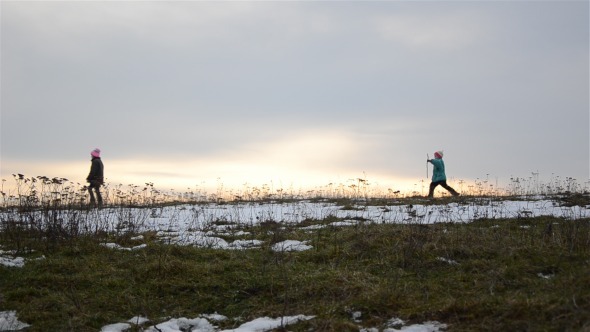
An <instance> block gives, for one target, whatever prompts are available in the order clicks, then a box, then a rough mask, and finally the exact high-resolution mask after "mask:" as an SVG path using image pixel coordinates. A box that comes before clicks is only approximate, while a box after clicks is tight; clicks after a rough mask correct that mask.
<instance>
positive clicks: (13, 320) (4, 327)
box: [0, 311, 30, 331]
mask: <svg viewBox="0 0 590 332" xmlns="http://www.w3.org/2000/svg"><path fill="white" fill-rule="evenodd" d="M29 326H30V325H29V324H26V323H23V322H21V321H19V320H18V318H17V317H16V311H0V331H19V330H22V329H25V328H27V327H29Z"/></svg>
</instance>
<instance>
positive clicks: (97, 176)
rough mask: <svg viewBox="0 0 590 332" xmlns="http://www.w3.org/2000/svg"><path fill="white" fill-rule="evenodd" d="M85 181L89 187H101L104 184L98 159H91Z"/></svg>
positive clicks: (102, 169)
mask: <svg viewBox="0 0 590 332" xmlns="http://www.w3.org/2000/svg"><path fill="white" fill-rule="evenodd" d="M86 181H88V182H90V184H91V185H101V184H103V183H104V166H103V164H102V160H100V158H96V157H93V158H92V164H91V165H90V174H88V177H87V178H86Z"/></svg>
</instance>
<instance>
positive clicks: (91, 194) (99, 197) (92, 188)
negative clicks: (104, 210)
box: [88, 184, 102, 206]
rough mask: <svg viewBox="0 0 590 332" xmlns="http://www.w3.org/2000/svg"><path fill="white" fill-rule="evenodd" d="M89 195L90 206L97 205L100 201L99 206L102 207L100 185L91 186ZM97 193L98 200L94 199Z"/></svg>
mask: <svg viewBox="0 0 590 332" xmlns="http://www.w3.org/2000/svg"><path fill="white" fill-rule="evenodd" d="M93 191H94V192H93ZM88 193H89V194H90V204H92V205H96V202H97V200H98V206H102V195H101V194H100V184H90V185H89V186H88ZM95 193H96V198H95V197H94V194H95Z"/></svg>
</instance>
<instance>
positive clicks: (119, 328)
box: [100, 323, 131, 332]
mask: <svg viewBox="0 0 590 332" xmlns="http://www.w3.org/2000/svg"><path fill="white" fill-rule="evenodd" d="M130 328H131V324H127V323H117V324H110V325H106V326H103V327H102V328H101V329H100V332H125V331H127V330H128V329H130Z"/></svg>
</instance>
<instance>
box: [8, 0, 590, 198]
mask: <svg viewBox="0 0 590 332" xmlns="http://www.w3.org/2000/svg"><path fill="white" fill-rule="evenodd" d="M0 6H1V7H0V10H1V19H2V21H1V28H2V30H1V98H2V99H1V130H2V133H1V157H2V159H1V176H2V178H4V179H7V178H10V177H11V176H10V174H12V173H15V172H19V173H24V174H26V175H31V176H35V175H46V176H50V177H53V176H60V177H66V178H69V179H71V180H74V181H81V182H83V181H84V179H85V177H86V175H87V174H88V170H89V167H90V162H89V158H90V155H89V153H90V151H91V150H92V149H93V148H95V147H99V148H101V149H102V151H103V162H104V163H105V167H106V173H107V174H106V176H107V178H108V179H109V180H111V181H115V182H121V183H137V184H143V182H155V183H156V185H158V184H161V186H164V187H165V186H170V187H172V186H176V187H181V188H185V187H190V186H194V185H195V184H198V183H204V182H208V183H211V182H213V183H214V182H216V181H221V182H227V184H228V185H231V184H233V183H247V182H248V183H253V184H261V183H267V182H268V181H274V182H275V183H282V184H283V185H284V186H288V185H294V186H295V187H298V186H302V185H307V184H308V183H314V184H319V185H324V184H327V183H329V182H338V181H342V182H344V181H346V180H347V179H349V178H351V177H365V176H366V177H367V179H369V180H373V181H376V182H379V183H382V184H383V185H385V186H389V187H392V188H395V187H396V186H401V183H402V182H403V181H414V182H415V181H417V179H424V178H425V177H426V174H425V173H426V166H425V159H426V155H427V154H430V156H432V155H433V152H434V151H436V150H444V152H445V162H446V165H447V175H448V176H449V177H452V178H455V179H465V180H470V179H477V178H480V179H481V178H486V177H490V178H493V179H496V178H498V179H500V181H506V180H508V179H509V178H510V177H529V176H531V173H532V172H539V173H540V175H541V176H542V177H546V178H549V177H551V176H552V174H553V175H554V176H560V177H573V178H576V179H578V180H579V182H585V181H587V180H588V178H589V159H590V158H589V155H590V147H589V140H590V137H589V126H590V120H589V2H588V1H538V2H535V1H526V2H524V1H438V2H434V1H417V2H410V1H391V2H389V1H374V2H373V1H347V2H338V1H324V2H313V1H306V2H299V1H291V2H281V1H272V2H265V1H256V2H254V1H252V2H250V1H244V2H197V1H176V2H165V1H158V2H151V1H131V2H111V1H91V2H86V1H59V2H58V1H56V2H53V1H2V2H1V4H0ZM218 178H219V179H220V180H217V179H218Z"/></svg>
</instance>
